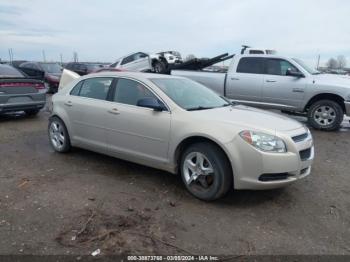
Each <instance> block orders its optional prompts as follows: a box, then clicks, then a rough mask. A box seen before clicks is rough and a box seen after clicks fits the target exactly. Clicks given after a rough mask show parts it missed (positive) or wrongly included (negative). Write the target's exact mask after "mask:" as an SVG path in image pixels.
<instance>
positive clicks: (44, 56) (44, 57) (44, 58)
mask: <svg viewBox="0 0 350 262" xmlns="http://www.w3.org/2000/svg"><path fill="white" fill-rule="evenodd" d="M43 60H44V62H46V55H45V50H43Z"/></svg>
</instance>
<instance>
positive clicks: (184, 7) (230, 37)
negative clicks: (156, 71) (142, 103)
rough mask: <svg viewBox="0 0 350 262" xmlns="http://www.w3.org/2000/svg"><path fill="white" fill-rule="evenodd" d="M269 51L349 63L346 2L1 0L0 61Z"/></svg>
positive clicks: (348, 4)
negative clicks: (247, 48)
mask: <svg viewBox="0 0 350 262" xmlns="http://www.w3.org/2000/svg"><path fill="white" fill-rule="evenodd" d="M242 44H249V45H252V46H254V47H267V48H274V49H276V50H277V51H278V52H279V53H280V54H285V55H288V56H289V55H290V56H293V57H300V58H303V59H305V60H306V61H307V62H308V63H310V64H312V65H315V64H316V60H317V55H318V54H321V61H322V62H325V61H326V60H327V59H328V58H330V57H331V56H334V57H336V56H338V55H341V54H343V55H345V56H346V57H347V58H348V65H349V64H350V1H347V0H338V1H337V0H328V1H320V0H319V1H316V0H315V1H313V0H310V1H303V0H300V1H298V0H294V1H280V0H266V1H263V0H244V1H243V0H241V1H235V0H191V1H189V0H177V1H175V0H173V1H172V0H147V1H145V0H128V1H125V0H124V1H123V0H114V1H112V0H109V1H108V0H99V1H97V0H75V1H69V0H50V1H48V0H32V1H24V0H23V1H20V0H1V2H0V58H2V59H8V57H9V56H8V48H12V49H13V53H14V59H26V60H41V59H42V50H45V54H46V58H47V60H59V57H60V54H62V55H63V60H64V61H70V60H72V57H73V51H77V52H78V55H79V60H80V61H96V60H98V61H110V62H112V61H115V60H116V59H117V58H118V57H120V56H122V55H125V54H128V53H131V52H134V51H148V52H154V51H161V50H168V49H169V50H178V51H180V52H181V53H182V54H183V55H184V56H186V55H187V54H195V55H196V56H199V57H202V56H205V57H210V56H215V55H218V54H221V53H225V52H229V53H237V52H239V50H240V46H241V45H242Z"/></svg>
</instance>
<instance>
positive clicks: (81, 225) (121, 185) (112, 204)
mask: <svg viewBox="0 0 350 262" xmlns="http://www.w3.org/2000/svg"><path fill="white" fill-rule="evenodd" d="M48 116H49V113H48V112H46V111H43V112H41V113H40V114H39V115H38V116H37V117H32V118H28V117H26V116H24V115H21V114H14V115H8V116H1V117H0V153H1V155H0V156H1V158H0V254H51V255H52V254H91V252H93V251H94V250H96V249H98V248H100V250H101V254H129V253H132V254H135V253H139V254H151V253H152V254H216V255H227V254H241V255H250V254H348V255H349V254H350V189H349V185H350V171H349V170H350V162H349V142H350V132H349V131H350V125H349V122H348V120H347V121H346V122H344V128H343V129H342V130H341V131H340V132H334V133H326V132H318V131H314V130H312V133H313V135H314V139H315V147H316V158H315V163H314V166H313V171H312V174H311V175H310V176H309V177H307V178H306V179H304V180H302V181H299V182H297V183H295V184H293V185H291V186H289V187H287V188H284V189H279V190H272V191H236V192H231V193H230V194H229V195H228V196H227V197H225V198H224V199H221V200H219V201H216V202H211V203H206V202H202V201H199V200H197V199H195V198H193V197H192V196H191V195H190V194H189V193H187V192H186V190H185V188H184V186H183V185H182V183H181V179H180V177H178V176H175V175H171V174H168V173H166V172H163V171H159V170H155V169H151V168H147V167H144V166H140V165H136V164H133V163H129V162H125V161H121V160H118V159H114V158H111V157H107V156H103V155H100V154H97V153H92V152H89V151H85V150H81V149H74V150H73V151H72V152H71V153H69V154H58V153H55V152H54V151H53V150H52V149H51V147H50V146H49V142H48V139H47V131H46V129H47V120H48Z"/></svg>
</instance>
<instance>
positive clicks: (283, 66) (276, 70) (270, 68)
mask: <svg viewBox="0 0 350 262" xmlns="http://www.w3.org/2000/svg"><path fill="white" fill-rule="evenodd" d="M289 68H290V69H292V71H296V72H298V71H299V70H298V69H297V68H296V67H295V66H294V65H292V64H291V63H289V62H288V61H286V60H283V59H267V61H266V74H268V75H280V76H285V75H287V70H288V69H289Z"/></svg>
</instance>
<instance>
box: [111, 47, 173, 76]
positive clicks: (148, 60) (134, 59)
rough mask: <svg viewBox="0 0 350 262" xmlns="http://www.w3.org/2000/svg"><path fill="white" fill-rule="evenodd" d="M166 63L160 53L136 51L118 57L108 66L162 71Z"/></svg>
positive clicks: (140, 70) (142, 70)
mask: <svg viewBox="0 0 350 262" xmlns="http://www.w3.org/2000/svg"><path fill="white" fill-rule="evenodd" d="M167 65H168V62H167V59H166V58H165V57H164V56H163V55H162V54H149V53H146V52H136V53H132V54H129V55H127V56H123V57H120V58H119V59H118V60H117V61H116V62H114V63H113V64H111V65H110V66H109V67H112V68H118V69H124V70H128V71H138V72H154V73H164V72H165V71H166V69H167Z"/></svg>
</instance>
